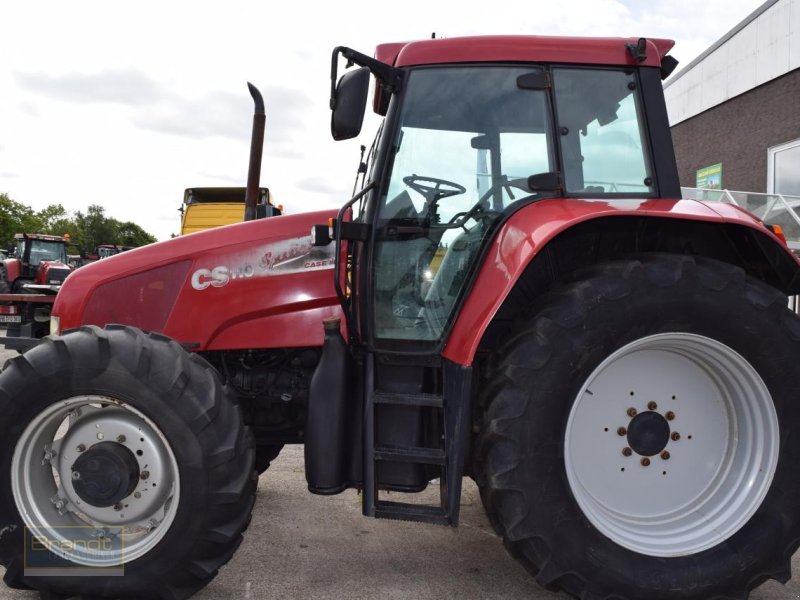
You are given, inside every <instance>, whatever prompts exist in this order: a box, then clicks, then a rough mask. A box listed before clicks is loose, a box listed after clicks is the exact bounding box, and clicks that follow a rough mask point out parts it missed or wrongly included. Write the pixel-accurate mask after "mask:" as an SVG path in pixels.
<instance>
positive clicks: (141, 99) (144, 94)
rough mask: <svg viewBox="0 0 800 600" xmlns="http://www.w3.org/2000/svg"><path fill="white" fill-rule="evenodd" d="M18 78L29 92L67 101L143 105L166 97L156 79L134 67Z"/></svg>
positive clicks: (17, 74) (20, 76) (24, 75)
mask: <svg viewBox="0 0 800 600" xmlns="http://www.w3.org/2000/svg"><path fill="white" fill-rule="evenodd" d="M14 77H15V79H16V81H17V83H18V85H19V86H20V87H21V88H23V89H25V90H28V91H30V92H35V93H38V94H41V95H44V96H47V97H48V98H51V99H55V100H63V101H67V102H80V103H85V102H110V103H114V104H123V105H126V106H141V105H146V104H150V103H152V102H154V101H157V100H158V99H159V98H161V97H162V96H163V90H162V87H161V86H160V85H159V84H158V83H157V82H156V81H155V80H154V79H151V78H149V77H148V76H147V75H145V74H144V73H142V72H141V71H139V70H137V69H133V68H124V69H113V70H106V71H99V72H97V73H91V74H84V73H68V74H65V75H47V74H45V73H21V72H17V73H15V74H14Z"/></svg>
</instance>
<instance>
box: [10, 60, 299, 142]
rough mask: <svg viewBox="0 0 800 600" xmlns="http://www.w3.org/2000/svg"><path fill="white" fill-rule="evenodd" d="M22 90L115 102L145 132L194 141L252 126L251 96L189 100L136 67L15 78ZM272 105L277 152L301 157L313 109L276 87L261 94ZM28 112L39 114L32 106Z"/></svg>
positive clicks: (217, 94) (240, 133)
mask: <svg viewBox="0 0 800 600" xmlns="http://www.w3.org/2000/svg"><path fill="white" fill-rule="evenodd" d="M15 78H16V81H17V83H18V85H19V86H20V87H21V88H23V89H25V90H27V91H29V92H33V93H35V94H39V95H41V96H45V97H47V98H48V99H53V100H59V101H64V102H72V103H80V104H86V103H92V102H100V103H110V104H118V105H122V106H128V107H130V108H131V109H133V110H134V112H132V113H131V116H130V120H131V122H132V123H133V124H134V125H135V126H137V127H139V128H141V129H144V130H148V131H155V132H157V133H163V134H167V135H176V136H180V137H186V138H190V139H206V138H211V137H216V136H219V137H223V138H229V139H237V140H241V139H243V138H246V137H247V136H248V135H249V132H250V130H251V127H252V115H253V104H252V101H251V100H250V98H249V96H248V95H247V94H246V93H233V92H228V91H211V92H207V93H205V94H202V95H199V96H196V97H185V96H181V95H179V94H175V93H172V92H170V91H169V88H167V87H166V86H165V85H164V84H162V83H160V82H158V81H156V80H155V79H152V78H150V77H148V76H147V75H146V74H144V73H142V72H141V71H139V70H137V69H133V68H124V69H114V70H105V71H98V72H96V73H90V74H84V73H69V74H65V75H58V76H53V75H47V74H44V73H21V72H18V73H15ZM261 93H262V95H263V96H264V99H265V103H266V105H267V128H268V129H267V131H268V135H269V140H270V145H271V146H274V147H273V148H272V151H273V152H275V151H277V152H278V153H279V154H280V155H282V156H287V155H289V154H291V155H294V156H295V157H299V156H300V155H299V153H298V152H297V150H296V149H295V147H294V144H293V142H294V141H295V140H296V138H297V133H298V131H302V130H303V129H304V128H305V125H306V118H305V116H306V113H307V111H308V110H309V109H310V108H311V107H312V106H313V104H314V103H313V102H312V100H311V98H310V97H309V96H308V95H306V94H305V93H304V92H303V91H301V90H298V89H293V88H289V87H284V86H276V85H270V86H265V87H263V88H262V89H261ZM20 108H21V110H22V112H25V113H27V114H31V115H36V114H37V107H36V105H35V104H34V103H31V102H28V103H26V104H25V105H24V106H22V105H21V106H20Z"/></svg>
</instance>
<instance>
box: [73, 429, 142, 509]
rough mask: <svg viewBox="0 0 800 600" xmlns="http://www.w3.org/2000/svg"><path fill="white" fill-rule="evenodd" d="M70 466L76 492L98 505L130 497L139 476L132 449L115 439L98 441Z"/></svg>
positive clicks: (92, 503)
mask: <svg viewBox="0 0 800 600" xmlns="http://www.w3.org/2000/svg"><path fill="white" fill-rule="evenodd" d="M71 468H72V487H73V488H74V489H75V493H76V494H78V496H79V497H80V498H81V500H83V501H84V502H87V503H88V504H91V505H92V506H97V507H107V506H113V505H114V504H116V503H117V502H119V501H120V500H122V499H124V498H127V497H128V496H130V495H131V494H132V493H133V491H134V490H135V489H136V484H137V483H138V481H139V476H140V473H139V463H138V462H137V460H136V457H135V456H134V455H133V452H131V451H130V450H129V449H128V448H126V447H125V446H123V445H122V444H117V443H115V442H100V443H99V444H95V445H94V446H92V447H91V448H89V450H87V451H86V452H84V453H83V454H81V455H80V456H79V457H78V459H77V460H76V461H75V462H74V463H73V465H72V467H71Z"/></svg>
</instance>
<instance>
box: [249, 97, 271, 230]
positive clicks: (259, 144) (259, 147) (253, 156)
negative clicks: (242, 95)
mask: <svg viewBox="0 0 800 600" xmlns="http://www.w3.org/2000/svg"><path fill="white" fill-rule="evenodd" d="M247 87H248V89H249V90H250V95H251V96H252V97H253V102H254V103H255V112H254V113H253V134H252V137H251V138H250V166H249V168H248V169H247V189H246V191H245V194H244V220H245V221H252V220H254V219H255V218H256V203H257V202H258V189H259V179H260V178H261V154H262V151H263V148H264V126H265V124H266V121H267V115H266V113H265V112H264V98H262V97H261V92H259V91H258V89H257V88H256V86H254V85H253V84H252V83H250V82H248V83H247Z"/></svg>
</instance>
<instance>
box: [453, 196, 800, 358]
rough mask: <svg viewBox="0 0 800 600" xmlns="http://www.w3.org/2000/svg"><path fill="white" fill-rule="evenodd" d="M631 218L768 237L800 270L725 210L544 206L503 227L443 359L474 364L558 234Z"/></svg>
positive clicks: (656, 203)
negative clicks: (506, 305) (734, 228)
mask: <svg viewBox="0 0 800 600" xmlns="http://www.w3.org/2000/svg"><path fill="white" fill-rule="evenodd" d="M630 216H635V217H648V218H649V217H652V218H661V219H664V218H666V219H675V220H686V221H695V222H696V221H704V222H710V223H719V224H721V225H722V224H733V225H738V226H743V227H747V228H750V229H752V230H754V231H758V233H759V234H762V235H763V236H767V238H766V239H767V240H768V243H770V244H773V243H774V245H775V246H776V247H778V248H777V252H779V253H780V254H782V255H788V256H789V257H791V258H790V259H787V260H791V261H792V264H793V268H794V269H795V270H798V269H800V262H798V259H797V257H795V256H794V255H793V254H792V253H791V252H790V251H789V249H788V248H787V247H786V246H785V245H784V244H783V243H782V242H781V241H780V240H779V239H778V238H777V237H776V236H775V235H773V234H772V232H770V231H768V230H767V229H766V228H765V227H764V226H763V224H762V223H761V222H760V221H758V220H757V219H756V218H755V217H754V216H752V215H750V214H749V213H747V212H744V211H741V210H731V207H728V206H727V205H719V206H716V205H711V204H706V203H702V202H698V201H695V200H665V199H648V200H627V199H620V200H578V199H564V198H560V199H547V200H542V201H540V202H536V203H533V204H529V205H527V206H525V207H523V208H521V209H520V210H519V211H517V212H516V213H514V214H513V215H511V217H509V218H508V220H506V221H505V222H504V223H503V224H502V225H501V227H500V229H499V231H498V232H497V234H496V235H495V237H494V239H493V240H492V242H491V243H490V245H489V248H488V249H487V251H486V253H485V254H484V258H483V262H482V264H481V265H480V266H479V268H478V273H477V276H476V277H475V279H474V280H473V284H472V287H471V288H470V290H469V293H468V296H467V298H466V299H465V301H464V304H463V305H462V307H461V310H460V311H459V313H458V315H457V317H456V321H455V323H454V325H453V328H452V330H451V332H450V335H449V337H448V340H447V343H446V345H445V349H444V352H443V356H444V357H445V358H447V359H449V360H451V361H453V362H456V363H458V364H461V365H464V366H470V365H471V364H472V361H473V360H474V357H475V353H476V351H477V349H478V346H479V345H480V342H481V339H482V337H483V335H484V333H485V332H486V329H487V328H488V327H489V324H490V323H491V322H492V319H493V318H494V317H495V315H496V314H497V311H498V310H499V309H500V307H501V306H502V305H503V302H504V301H505V300H506V298H507V297H508V295H509V293H510V292H511V290H512V289H513V288H514V286H515V285H516V283H517V281H518V280H519V278H520V277H521V276H522V274H523V273H524V271H525V269H526V268H527V267H528V265H529V264H530V263H531V262H532V261H533V260H534V259H535V258H536V257H537V256H538V255H539V254H540V253H541V252H542V250H543V249H544V248H545V247H547V245H548V244H549V243H550V242H551V241H552V240H553V239H554V238H556V237H557V236H558V235H559V234H561V233H563V232H565V231H567V230H569V229H571V228H573V227H575V226H576V225H578V224H581V223H586V222H587V221H591V220H593V219H600V218H607V217H630Z"/></svg>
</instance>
